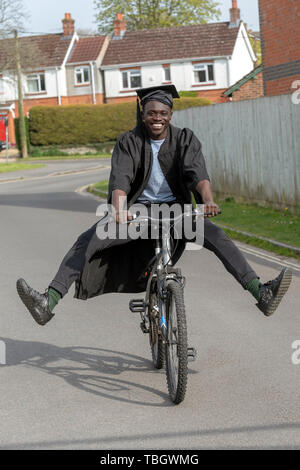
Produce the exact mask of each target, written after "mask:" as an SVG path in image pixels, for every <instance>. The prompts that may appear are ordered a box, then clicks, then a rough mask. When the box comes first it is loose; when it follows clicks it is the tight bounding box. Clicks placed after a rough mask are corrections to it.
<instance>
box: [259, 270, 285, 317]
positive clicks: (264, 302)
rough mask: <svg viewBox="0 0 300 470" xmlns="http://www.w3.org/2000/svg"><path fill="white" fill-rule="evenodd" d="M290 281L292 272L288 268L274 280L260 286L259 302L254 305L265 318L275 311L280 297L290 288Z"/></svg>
mask: <svg viewBox="0 0 300 470" xmlns="http://www.w3.org/2000/svg"><path fill="white" fill-rule="evenodd" d="M291 280H292V271H291V270H290V269H289V268H284V269H283V270H282V271H281V273H280V274H279V276H277V277H276V278H275V279H273V280H272V281H268V282H266V283H265V284H261V286H260V288H259V301H258V303H257V304H256V305H257V307H258V308H259V310H261V311H262V312H263V313H264V314H265V315H266V316H267V317H269V316H270V315H272V314H273V313H274V312H275V310H276V309H277V307H278V305H279V304H280V302H281V299H282V297H283V296H284V294H285V293H286V291H287V290H288V288H289V287H290V283H291Z"/></svg>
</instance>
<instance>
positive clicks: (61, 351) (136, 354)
mask: <svg viewBox="0 0 300 470" xmlns="http://www.w3.org/2000/svg"><path fill="white" fill-rule="evenodd" d="M106 164H107V162H106ZM51 165H52V166H51V168H50V169H49V168H48V170H49V171H48V173H47V170H44V169H43V172H41V173H39V176H42V178H36V176H38V175H37V174H36V173H31V174H30V175H28V172H26V178H28V179H24V180H22V181H15V182H6V183H0V215H1V230H0V246H1V249H0V262H1V271H0V285H1V294H0V296H1V297H0V304H1V316H0V326H1V329H0V340H1V341H2V342H1V343H0V362H5V364H0V374H1V380H0V393H1V410H0V422H1V427H0V448H1V449H215V448H218V449H232V448H234V449H238V448H243V449H245V448H289V449H291V448H300V432H299V431H300V408H299V390H300V364H299V365H296V364H293V362H292V354H293V352H295V351H294V350H293V349H292V343H293V342H294V341H295V340H300V320H299V317H300V311H299V292H300V277H299V275H300V265H299V264H298V263H297V262H295V261H291V260H289V261H288V262H289V263H292V264H293V270H294V278H293V282H292V285H291V288H290V290H289V292H288V294H287V295H286V297H285V298H284V299H283V301H282V304H281V305H280V308H279V309H278V311H277V312H276V313H275V314H274V316H273V317H270V318H266V317H264V316H263V315H262V314H261V313H260V312H259V310H258V309H257V308H256V307H255V302H254V300H253V298H252V297H251V296H250V294H249V293H247V292H246V291H244V290H243V289H241V288H240V286H239V285H238V284H237V283H236V281H235V280H234V279H233V278H232V277H231V275H230V274H228V273H227V272H225V270H224V268H223V266H222V264H221V263H220V262H219V261H218V259H217V258H216V257H215V256H214V255H213V254H211V253H209V252H208V251H206V250H204V249H203V250H197V251H195V250H188V251H186V252H185V254H184V256H183V257H182V259H181V260H180V263H179V265H180V266H181V267H182V269H183V271H184V273H185V274H186V277H187V285H186V291H185V298H186V306H187V312H188V330H189V343H190V345H192V346H194V347H196V348H197V350H198V359H197V361H196V362H193V363H190V368H189V382H188V390H187V394H186V398H185V401H184V402H183V403H182V404H181V405H179V406H174V405H173V404H171V403H170V401H169V398H168V394H167V386H166V380H165V375H164V372H163V371H156V370H154V369H153V367H152V364H151V361H150V351H149V346H148V338H147V336H145V335H143V334H142V332H141V331H140V328H139V317H138V315H137V314H132V313H130V312H129V309H128V301H129V299H130V298H131V296H130V295H127V294H109V295H105V296H102V297H98V298H94V299H91V300H89V301H78V300H75V299H73V292H74V290H73V288H72V289H71V292H70V294H69V295H68V296H66V297H65V298H64V299H63V300H62V301H61V302H60V303H59V305H58V306H57V308H56V315H55V317H54V318H53V319H52V320H51V322H50V323H48V324H47V325H46V326H45V327H40V326H39V325H37V324H36V323H35V322H34V321H33V319H32V318H31V316H30V314H29V313H28V312H27V311H26V309H25V308H24V306H23V304H22V303H21V301H20V299H19V298H18V296H17V294H16V289H15V282H16V280H17V279H18V278H19V277H24V278H25V279H26V280H27V282H28V283H29V284H30V285H32V286H33V287H34V288H36V289H38V290H41V291H43V290H44V289H45V288H46V287H47V286H48V283H49V281H51V279H52V278H53V276H54V274H55V272H56V270H57V268H58V264H59V262H60V260H61V259H62V257H63V255H64V254H65V252H66V251H67V250H68V249H69V247H70V246H71V245H72V244H73V242H74V241H75V239H76V238H77V236H78V235H79V234H80V233H81V232H82V231H84V230H86V229H87V228H88V227H90V226H91V225H92V224H93V223H94V222H95V221H96V220H97V218H96V216H95V212H96V207H97V205H98V203H99V202H98V201H97V200H96V198H95V197H93V196H91V195H84V194H81V193H78V192H75V190H76V189H78V188H80V187H82V186H84V185H86V184H88V183H92V182H96V181H98V180H100V179H102V178H103V179H106V178H107V177H108V174H109V169H108V168H104V169H99V168H98V169H94V170H93V169H91V168H92V167H93V166H94V167H95V166H99V165H101V162H100V163H99V161H98V162H95V161H94V162H93V161H91V162H84V164H83V163H82V162H81V163H79V162H73V163H70V162H68V165H67V164H66V163H64V164H60V163H54V162H53V163H52V164H51ZM59 165H61V166H59ZM66 168H67V169H72V170H76V171H79V170H80V172H79V173H70V174H67V175H66V174H65V175H60V176H47V174H48V175H49V174H52V173H53V172H54V173H55V172H57V171H59V170H63V171H66ZM84 168H89V171H87V172H85V171H84ZM50 170H51V171H50ZM36 171H39V170H36ZM24 175H25V172H24ZM2 176H3V175H2ZM12 176H14V175H11V174H9V175H8V177H9V178H11V177H12ZM18 176H20V174H19V175H18ZM239 246H240V247H241V248H242V249H243V250H245V254H246V256H247V257H248V259H249V261H250V262H251V264H252V265H253V267H254V268H255V270H256V271H257V272H258V273H259V275H260V276H261V278H262V279H263V280H264V281H266V280H268V279H271V278H273V277H275V276H276V275H277V273H278V272H279V270H280V263H282V262H283V261H282V260H280V259H279V258H278V257H276V256H273V255H271V254H270V253H269V254H266V253H265V252H263V251H261V250H256V249H254V248H252V247H249V246H246V245H242V244H239ZM4 353H5V355H4ZM297 357H298V358H299V357H300V354H299V355H298V356H297ZM4 359H5V360H4ZM296 362H297V361H296Z"/></svg>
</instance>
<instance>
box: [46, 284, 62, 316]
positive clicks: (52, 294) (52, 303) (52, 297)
mask: <svg viewBox="0 0 300 470" xmlns="http://www.w3.org/2000/svg"><path fill="white" fill-rule="evenodd" d="M48 296H49V309H50V312H52V311H53V309H54V307H56V305H57V304H58V302H59V301H60V299H61V298H62V295H61V294H60V293H59V292H57V290H55V289H53V287H49V290H48Z"/></svg>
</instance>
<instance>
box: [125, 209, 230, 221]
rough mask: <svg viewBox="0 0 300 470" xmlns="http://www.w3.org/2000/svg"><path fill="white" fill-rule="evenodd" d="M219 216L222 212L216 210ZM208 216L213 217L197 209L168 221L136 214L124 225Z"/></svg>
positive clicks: (209, 213)
mask: <svg viewBox="0 0 300 470" xmlns="http://www.w3.org/2000/svg"><path fill="white" fill-rule="evenodd" d="M219 214H222V211H221V209H218V215H219ZM209 215H211V216H214V214H213V213H212V212H207V213H205V212H203V211H199V210H198V209H193V210H192V211H191V212H183V213H182V214H180V215H179V216H177V217H172V218H170V219H168V218H164V219H156V218H154V217H151V216H146V217H144V216H143V217H141V218H140V217H137V215H136V214H133V215H132V219H131V220H128V221H127V222H125V223H128V224H130V223H132V222H134V221H135V222H146V221H148V220H151V221H152V222H160V223H161V222H176V221H177V220H179V219H181V218H183V217H184V216H187V217H191V216H204V217H208V216H209Z"/></svg>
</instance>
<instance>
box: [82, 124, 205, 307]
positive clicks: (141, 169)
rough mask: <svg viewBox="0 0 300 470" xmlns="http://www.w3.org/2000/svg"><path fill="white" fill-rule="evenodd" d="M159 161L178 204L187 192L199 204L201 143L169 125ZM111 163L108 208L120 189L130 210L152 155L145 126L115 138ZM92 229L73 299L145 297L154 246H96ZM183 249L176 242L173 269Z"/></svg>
mask: <svg viewBox="0 0 300 470" xmlns="http://www.w3.org/2000/svg"><path fill="white" fill-rule="evenodd" d="M158 160H159V163H160V166H161V169H162V171H163V173H164V176H165V177H166V180H167V182H168V184H169V186H170V188H171V190H172V192H173V194H174V196H175V197H176V200H177V201H178V202H180V203H185V204H191V192H192V193H194V194H195V197H196V201H197V202H198V203H201V202H202V201H201V198H200V196H199V194H198V193H196V186H197V183H198V182H199V181H201V180H204V179H207V180H209V176H208V173H207V170H206V165H205V160H204V157H203V154H202V151H201V143H200V142H199V140H198V139H197V137H196V136H195V135H194V133H193V132H192V131H191V130H190V129H187V128H184V129H179V128H177V127H174V126H172V125H169V128H168V134H167V137H166V139H165V142H164V143H163V145H162V146H161V148H160V151H159V154H158ZM111 163H112V168H111V174H110V179H109V192H108V202H109V203H111V200H112V192H113V191H114V190H115V189H121V190H123V191H125V192H126V194H127V204H128V207H130V206H131V205H132V204H134V203H135V202H136V200H137V199H138V197H139V196H140V195H141V193H142V192H143V190H144V188H145V187H146V185H147V182H148V179H149V177H150V174H151V168H152V150H151V144H150V140H149V138H148V136H147V133H146V129H145V128H144V125H142V126H137V127H136V128H135V129H133V130H131V131H128V132H125V133H124V134H122V135H121V136H120V137H119V138H118V140H117V143H116V145H115V148H114V151H113V155H112V162H111ZM99 223H102V221H101V220H100V222H99ZM96 227H97V224H95V225H94V226H93V227H92V228H91V229H90V230H89V231H88V232H87V233H89V235H87V237H88V238H87V239H86V253H85V263H84V267H83V270H82V272H81V276H80V279H78V280H76V284H75V297H76V298H78V299H88V298H91V297H94V296H97V295H101V294H104V293H108V292H127V293H129V292H132V293H136V292H143V291H145V290H146V284H147V275H145V272H146V271H147V269H148V267H149V262H150V260H151V259H153V256H154V242H153V241H152V240H142V239H138V240H131V239H128V240H118V239H117V240H100V239H99V238H98V236H97V234H96ZM81 241H82V240H81ZM185 244H186V241H185V240H179V243H178V244H177V249H176V251H175V253H174V254H173V259H172V261H173V264H175V263H176V262H177V261H178V259H179V258H180V256H181V255H182V253H183V251H184V248H185Z"/></svg>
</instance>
